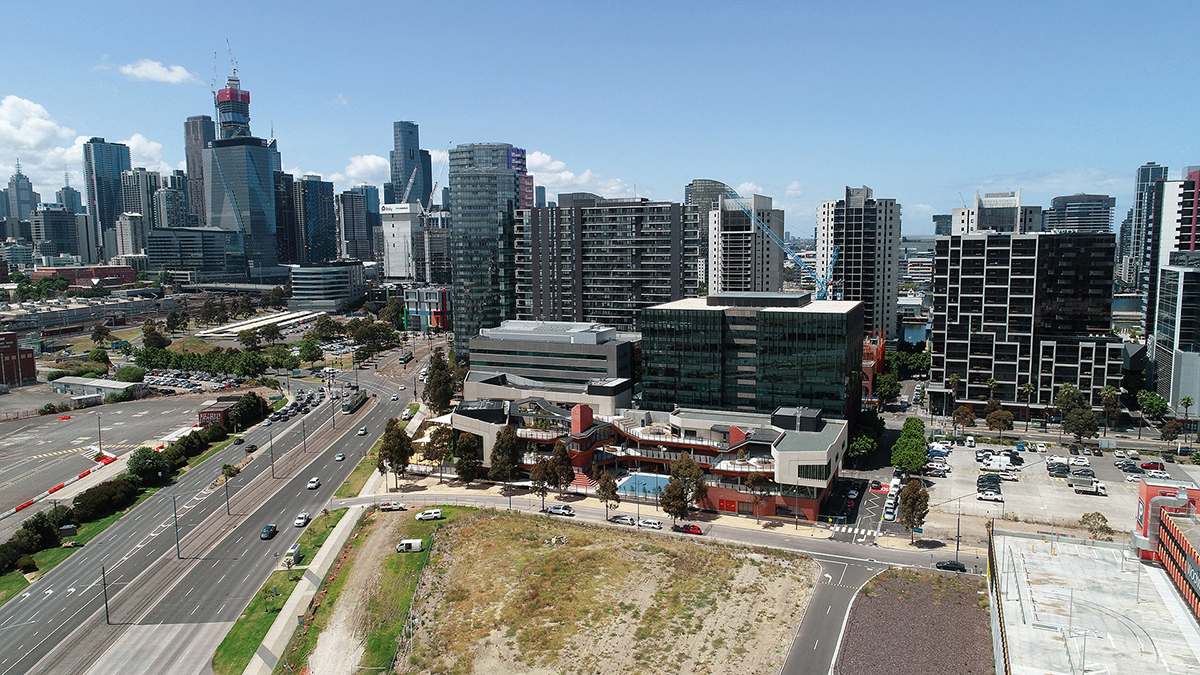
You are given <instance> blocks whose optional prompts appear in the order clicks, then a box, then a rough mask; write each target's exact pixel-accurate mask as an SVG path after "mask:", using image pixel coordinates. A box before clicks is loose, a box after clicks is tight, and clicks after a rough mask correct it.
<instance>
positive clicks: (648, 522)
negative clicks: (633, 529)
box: [637, 518, 662, 530]
mask: <svg viewBox="0 0 1200 675" xmlns="http://www.w3.org/2000/svg"><path fill="white" fill-rule="evenodd" d="M637 526H638V527H644V528H647V529H650V530H661V529H662V523H661V522H660V521H657V520H654V519H652V518H643V519H641V520H639V521H638V524H637Z"/></svg>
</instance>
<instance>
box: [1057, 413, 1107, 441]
mask: <svg viewBox="0 0 1200 675" xmlns="http://www.w3.org/2000/svg"><path fill="white" fill-rule="evenodd" d="M1063 431H1065V432H1067V433H1068V434H1071V435H1072V436H1074V437H1075V442H1076V443H1082V442H1083V439H1085V438H1095V437H1096V435H1097V432H1099V431H1100V426H1099V424H1097V423H1096V413H1094V412H1092V409H1091V408H1075V409H1074V410H1072V411H1071V412H1069V413H1067V416H1066V418H1065V419H1063Z"/></svg>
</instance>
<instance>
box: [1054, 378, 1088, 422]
mask: <svg viewBox="0 0 1200 675" xmlns="http://www.w3.org/2000/svg"><path fill="white" fill-rule="evenodd" d="M1054 408H1055V410H1057V411H1058V414H1059V416H1061V417H1062V418H1063V419H1066V418H1067V415H1070V414H1071V411H1072V410H1076V409H1079V408H1087V409H1088V410H1091V405H1089V404H1088V402H1087V400H1085V399H1084V397H1083V394H1082V393H1080V391H1079V390H1078V389H1076V388H1075V386H1074V385H1071V384H1061V385H1059V387H1058V394H1057V395H1056V396H1055V397H1054Z"/></svg>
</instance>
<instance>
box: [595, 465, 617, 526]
mask: <svg viewBox="0 0 1200 675" xmlns="http://www.w3.org/2000/svg"><path fill="white" fill-rule="evenodd" d="M596 468H597V470H596V471H593V472H592V476H593V478H595V479H596V483H597V487H596V497H597V498H598V499H599V500H600V503H601V504H604V519H605V520H608V518H609V515H608V513H609V511H612V510H613V509H615V508H617V507H618V506H620V505H621V495H620V494H619V493H618V492H617V480H616V479H615V478H613V476H612V474H611V473H609V472H607V471H605V470H604V469H601V468H599V466H597V467H596Z"/></svg>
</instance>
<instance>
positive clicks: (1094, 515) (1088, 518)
mask: <svg viewBox="0 0 1200 675" xmlns="http://www.w3.org/2000/svg"><path fill="white" fill-rule="evenodd" d="M1079 524H1080V525H1081V526H1083V527H1084V528H1086V529H1087V531H1088V534H1090V535H1092V539H1099V540H1101V541H1112V538H1113V529H1112V528H1111V527H1109V525H1108V518H1105V517H1104V514H1103V513H1100V512H1099V511H1093V512H1091V513H1085V514H1083V516H1082V517H1080V519H1079Z"/></svg>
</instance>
